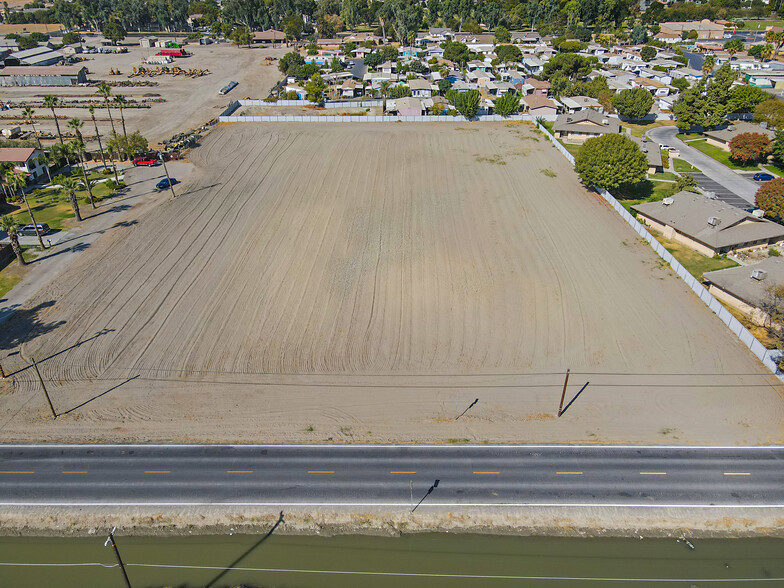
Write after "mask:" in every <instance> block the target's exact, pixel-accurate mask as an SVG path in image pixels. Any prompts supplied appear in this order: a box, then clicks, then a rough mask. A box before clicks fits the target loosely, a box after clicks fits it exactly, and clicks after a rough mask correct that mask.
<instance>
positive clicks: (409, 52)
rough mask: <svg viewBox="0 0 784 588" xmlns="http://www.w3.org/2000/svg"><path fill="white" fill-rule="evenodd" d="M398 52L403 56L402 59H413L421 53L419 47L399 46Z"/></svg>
mask: <svg viewBox="0 0 784 588" xmlns="http://www.w3.org/2000/svg"><path fill="white" fill-rule="evenodd" d="M397 53H398V55H399V56H400V57H401V59H404V60H405V59H413V58H415V57H417V54H418V53H419V48H417V47H398V50H397Z"/></svg>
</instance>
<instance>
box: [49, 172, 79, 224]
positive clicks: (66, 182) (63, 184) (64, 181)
mask: <svg viewBox="0 0 784 588" xmlns="http://www.w3.org/2000/svg"><path fill="white" fill-rule="evenodd" d="M55 181H56V182H57V183H58V184H60V190H61V191H62V192H63V193H64V194H65V195H66V196H68V200H69V201H70V202H71V208H73V211H74V216H76V220H78V221H81V220H82V215H81V213H80V212H79V202H78V201H77V200H76V189H77V188H78V184H77V182H76V180H75V179H73V177H72V176H68V177H66V176H63V175H60V176H57V177H56V178H55Z"/></svg>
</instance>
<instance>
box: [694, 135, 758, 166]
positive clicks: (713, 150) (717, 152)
mask: <svg viewBox="0 0 784 588" xmlns="http://www.w3.org/2000/svg"><path fill="white" fill-rule="evenodd" d="M689 145H690V146H692V147H694V148H695V149H699V150H700V151H702V152H703V153H704V154H705V155H707V156H708V157H712V158H713V159H715V160H716V161H718V162H719V163H723V164H724V165H726V166H727V167H728V168H730V169H740V170H745V171H751V170H755V169H756V170H758V169H759V166H758V165H738V164H737V163H734V162H733V161H732V160H731V159H730V153H729V151H724V149H722V148H720V147H716V146H715V145H711V144H710V143H708V141H707V139H702V140H700V141H692V142H691V143H689Z"/></svg>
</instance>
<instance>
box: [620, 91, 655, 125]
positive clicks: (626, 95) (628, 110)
mask: <svg viewBox="0 0 784 588" xmlns="http://www.w3.org/2000/svg"><path fill="white" fill-rule="evenodd" d="M613 106H614V107H615V110H617V111H618V114H620V115H621V116H624V117H626V118H629V119H632V120H639V119H641V118H645V116H647V114H648V113H649V112H650V111H651V107H652V106H653V96H652V95H651V93H650V92H649V91H648V90H646V89H645V88H633V89H627V90H621V91H620V92H618V93H617V94H615V96H613Z"/></svg>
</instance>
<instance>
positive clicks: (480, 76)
mask: <svg viewBox="0 0 784 588" xmlns="http://www.w3.org/2000/svg"><path fill="white" fill-rule="evenodd" d="M465 77H466V81H467V82H473V83H474V84H476V85H477V86H479V87H480V88H484V87H485V85H486V84H487V82H489V81H491V80H492V79H493V76H491V75H490V74H489V73H487V72H484V71H480V70H478V69H477V70H474V71H469V72H466V75H465Z"/></svg>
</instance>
